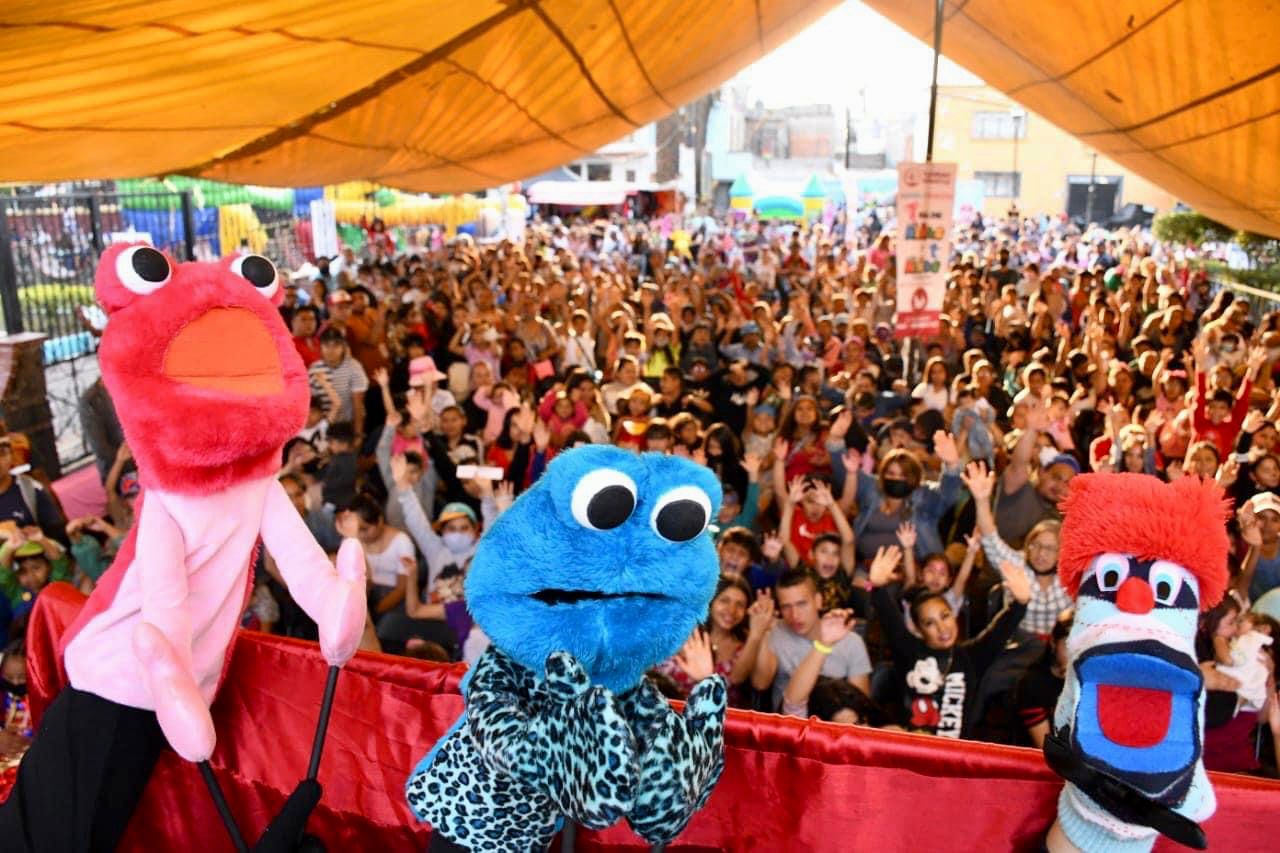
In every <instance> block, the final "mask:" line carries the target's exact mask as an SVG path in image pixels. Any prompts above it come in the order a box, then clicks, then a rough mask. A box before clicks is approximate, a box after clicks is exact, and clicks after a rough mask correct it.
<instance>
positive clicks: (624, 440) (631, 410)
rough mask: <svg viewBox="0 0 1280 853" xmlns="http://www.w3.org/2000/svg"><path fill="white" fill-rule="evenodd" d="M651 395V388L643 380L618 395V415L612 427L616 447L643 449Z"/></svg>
mask: <svg viewBox="0 0 1280 853" xmlns="http://www.w3.org/2000/svg"><path fill="white" fill-rule="evenodd" d="M653 396H654V395H653V389H652V388H650V387H649V386H648V385H645V384H644V383H643V382H637V383H636V384H634V385H632V386H631V387H630V388H628V389H627V390H626V391H623V392H622V393H621V394H619V395H618V415H619V417H618V419H617V421H616V422H615V423H614V427H613V443H614V444H616V445H617V446H618V447H629V448H631V449H634V450H644V449H645V444H646V442H645V433H646V431H647V430H648V429H649V410H650V409H651V408H652V406H653Z"/></svg>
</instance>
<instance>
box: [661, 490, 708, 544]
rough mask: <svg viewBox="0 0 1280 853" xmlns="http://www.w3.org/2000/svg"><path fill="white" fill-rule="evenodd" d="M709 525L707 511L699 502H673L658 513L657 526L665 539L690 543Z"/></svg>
mask: <svg viewBox="0 0 1280 853" xmlns="http://www.w3.org/2000/svg"><path fill="white" fill-rule="evenodd" d="M706 524H707V514H706V510H704V509H703V508H702V504H700V503H698V502H697V501H690V500H683V501H672V502H671V503H669V504H667V505H666V506H664V507H663V508H662V509H661V510H660V511H659V512H658V518H657V521H656V523H655V526H656V527H657V528H658V533H660V534H662V536H663V538H665V539H670V540H671V541H672V542H688V541H689V540H690V539H692V538H693V537H695V536H697V535H698V534H699V533H701V532H702V528H703V527H705V526H706Z"/></svg>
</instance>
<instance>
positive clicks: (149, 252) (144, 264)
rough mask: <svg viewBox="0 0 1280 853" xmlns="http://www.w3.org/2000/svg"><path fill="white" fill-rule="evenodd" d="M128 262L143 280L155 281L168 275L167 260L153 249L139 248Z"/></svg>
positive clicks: (162, 279)
mask: <svg viewBox="0 0 1280 853" xmlns="http://www.w3.org/2000/svg"><path fill="white" fill-rule="evenodd" d="M130 262H131V263H132V264H133V271H134V272H136V273H137V274H138V277H139V278H140V279H142V280H143V281H149V282H152V283H156V282H161V281H164V280H165V279H166V278H168V277H169V262H168V261H167V260H165V257H164V255H163V254H161V253H160V252H157V251H156V250H155V249H147V248H142V249H139V250H138V251H136V252H134V253H133V257H132V258H131V259H130Z"/></svg>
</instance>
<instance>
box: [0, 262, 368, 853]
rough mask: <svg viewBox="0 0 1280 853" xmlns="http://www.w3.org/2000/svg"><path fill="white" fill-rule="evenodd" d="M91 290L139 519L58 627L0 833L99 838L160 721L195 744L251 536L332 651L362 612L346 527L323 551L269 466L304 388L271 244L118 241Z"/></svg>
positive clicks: (208, 731)
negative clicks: (102, 319) (212, 249)
mask: <svg viewBox="0 0 1280 853" xmlns="http://www.w3.org/2000/svg"><path fill="white" fill-rule="evenodd" d="M96 292H97V297H98V301H99V302H100V303H101V304H102V306H103V308H105V309H106V311H107V313H108V314H109V315H110V318H111V322H110V325H108V327H107V329H106V331H105V333H104V334H103V336H102V343H101V348H100V349H99V352H98V356H99V361H100V363H101V366H102V375H103V379H104V380H105V381H106V385H107V388H108V390H109V391H110V392H111V396H112V399H113V400H114V402H115V407H116V411H117V413H118V414H119V417H120V423H121V426H122V427H123V429H124V434H125V438H126V440H127V441H128V443H129V447H130V449H131V450H132V452H133V457H134V459H135V460H137V464H138V475H139V479H140V482H141V484H142V492H141V495H140V496H139V498H138V503H137V522H136V524H135V525H134V527H133V529H132V530H131V531H130V532H129V536H128V538H127V539H126V540H125V542H124V545H123V546H122V547H121V548H120V551H119V554H118V555H117V557H116V559H115V561H114V563H112V565H111V568H110V569H108V571H107V572H106V573H105V574H104V575H103V576H102V578H101V580H100V581H99V583H98V586H97V588H96V589H95V590H94V593H93V595H92V596H91V597H90V599H89V601H88V602H87V603H86V604H85V606H84V608H83V610H82V611H81V613H80V614H79V616H78V618H77V619H76V621H75V622H74V624H73V625H72V626H71V627H70V628H69V629H68V631H67V633H66V635H65V636H64V638H63V646H62V652H63V663H64V665H65V668H66V673H67V677H68V684H69V686H68V687H67V688H66V689H64V690H63V691H62V692H61V693H60V694H59V695H58V696H57V698H56V699H55V700H54V701H53V703H52V704H51V705H50V707H49V709H48V710H47V711H46V712H45V714H44V717H43V719H42V721H41V725H40V729H39V731H38V733H37V734H36V738H35V741H34V743H33V744H32V747H31V749H30V751H29V752H28V753H27V755H26V757H25V759H24V761H23V763H22V766H21V769H20V771H19V775H18V782H17V786H16V788H15V790H14V792H13V794H12V796H11V797H10V798H9V800H8V802H7V803H6V804H5V806H4V807H3V809H2V810H0V838H3V839H4V846H5V849H6V850H39V851H45V850H113V849H115V845H116V842H117V840H118V839H119V837H120V835H121V833H122V832H123V831H124V828H125V826H126V825H127V824H128V821H129V817H130V815H131V814H132V812H133V809H134V807H135V806H136V804H137V801H138V798H139V797H140V796H141V794H142V791H143V788H144V787H145V786H146V783H147V779H148V777H149V775H150V773H151V769H152V767H153V765H154V764H155V761H156V759H157V757H158V756H159V753H160V750H161V749H162V748H163V747H164V744H165V742H166V741H167V742H168V743H169V745H171V746H172V747H173V749H174V750H175V751H176V752H177V753H178V754H180V755H181V756H182V757H183V758H186V759H187V760H189V761H204V760H206V759H208V758H209V756H210V755H211V754H212V752H213V748H214V741H215V733H214V727H213V721H212V719H211V717H210V715H209V704H210V703H211V702H212V701H213V697H214V694H215V693H216V692H217V689H218V685H219V683H220V681H221V679H222V676H223V674H224V672H225V668H226V664H227V661H228V659H229V657H230V647H231V643H232V640H233V639H234V638H235V634H236V627H237V624H238V622H239V619H240V616H241V613H242V612H243V610H244V607H245V603H246V601H247V600H248V596H249V594H250V591H251V567H252V564H253V560H254V553H255V549H256V546H257V541H258V539H259V537H261V539H262V542H263V543H264V544H265V545H266V548H267V550H268V551H270V552H271V554H272V556H273V557H275V559H276V563H277V565H278V566H279V567H280V572H281V574H282V575H283V577H284V579H285V581H286V582H287V583H288V586H289V590H290V592H291V593H292V595H293V596H294V598H295V599H296V600H297V602H298V604H299V605H300V606H301V607H302V608H303V610H305V611H306V612H307V614H308V615H310V616H311V617H312V618H313V619H314V620H315V621H316V623H317V625H318V626H319V632H320V649H321V652H322V653H323V655H324V657H325V658H326V660H328V662H329V663H330V665H332V666H340V665H342V664H344V663H345V662H346V661H347V660H348V659H349V658H350V657H351V655H352V654H354V652H355V649H356V647H357V645H358V644H359V641H360V636H361V633H362V631H363V628H364V623H365V581H364V574H365V567H364V557H363V554H362V552H361V550H360V547H359V544H358V543H356V542H355V541H354V540H348V541H347V542H345V543H344V544H343V547H342V548H341V550H340V551H339V552H338V559H337V569H336V570H335V568H334V566H333V565H332V564H331V563H330V562H329V560H328V558H326V556H325V554H324V552H323V551H322V550H321V549H320V546H319V545H317V544H316V541H315V539H314V538H313V537H312V535H311V533H310V532H309V531H308V529H307V527H306V525H305V523H304V522H303V520H302V519H301V518H300V517H299V515H298V513H297V511H296V510H295V509H294V508H293V505H292V504H291V503H290V500H289V497H288V495H287V494H286V493H285V491H284V488H283V487H282V486H281V485H280V483H279V481H278V480H277V479H276V474H277V472H278V470H279V468H280V454H281V448H282V447H283V445H284V442H285V441H286V440H287V439H288V438H289V437H291V436H292V435H294V434H295V433H296V432H297V431H298V429H299V428H300V427H301V426H302V424H303V422H304V420H305V418H306V414H307V406H308V398H309V390H308V386H307V374H306V370H305V368H304V367H303V364H302V361H301V359H300V358H299V357H298V354H297V351H296V350H295V349H294V346H293V343H292V341H291V340H290V337H289V332H288V330H286V329H285V326H284V323H283V321H282V320H281V318H280V315H279V312H278V310H277V306H278V305H279V304H280V302H281V300H282V297H283V290H282V288H281V286H280V282H279V280H278V278H277V276H276V270H275V268H274V267H273V266H272V264H271V263H270V262H269V261H268V260H267V259H266V258H262V257H259V256H257V255H241V256H238V257H234V258H227V259H225V260H223V261H221V262H218V263H189V264H181V265H178V264H176V263H174V262H173V261H172V260H171V259H170V258H169V257H168V256H166V255H165V254H163V253H161V252H159V251H157V250H156V249H153V248H151V247H150V246H145V245H129V246H125V245H117V246H112V247H111V248H109V249H108V250H107V251H106V252H105V253H104V254H103V256H102V261H101V263H100V264H99V266H98V273H97V282H96ZM304 820H305V818H304Z"/></svg>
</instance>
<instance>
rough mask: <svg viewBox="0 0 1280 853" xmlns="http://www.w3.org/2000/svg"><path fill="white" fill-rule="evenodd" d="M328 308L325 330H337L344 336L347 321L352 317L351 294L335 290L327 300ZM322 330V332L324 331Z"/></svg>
mask: <svg viewBox="0 0 1280 853" xmlns="http://www.w3.org/2000/svg"><path fill="white" fill-rule="evenodd" d="M325 304H326V305H327V306H328V315H329V316H328V320H327V321H326V322H325V324H324V329H328V328H335V329H338V330H339V331H341V332H342V333H343V334H344V335H345V334H346V331H347V320H348V319H350V317H351V294H350V292H348V291H346V290H335V291H334V292H333V293H330V294H329V296H328V298H327V299H326V300H325ZM324 329H321V331H324Z"/></svg>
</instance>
